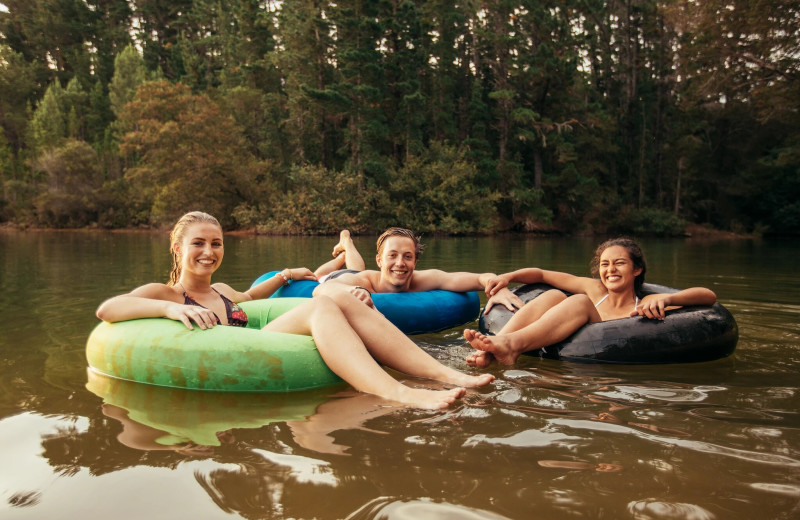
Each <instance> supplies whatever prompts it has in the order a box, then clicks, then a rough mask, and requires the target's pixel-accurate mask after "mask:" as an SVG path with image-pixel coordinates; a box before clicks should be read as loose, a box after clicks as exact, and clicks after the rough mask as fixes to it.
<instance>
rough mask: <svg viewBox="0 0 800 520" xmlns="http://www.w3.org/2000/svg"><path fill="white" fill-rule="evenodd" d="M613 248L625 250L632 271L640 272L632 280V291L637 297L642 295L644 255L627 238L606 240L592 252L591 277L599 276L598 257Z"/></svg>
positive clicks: (645, 263)
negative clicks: (631, 264)
mask: <svg viewBox="0 0 800 520" xmlns="http://www.w3.org/2000/svg"><path fill="white" fill-rule="evenodd" d="M613 246H620V247H623V248H625V251H627V252H628V256H629V257H631V262H633V268H634V269H641V270H642V272H641V273H639V275H638V276H637V277H636V278H634V280H633V291H634V292H635V293H636V295H637V296H640V297H641V295H642V285H644V274H645V273H646V272H647V262H645V259H644V253H642V248H641V247H639V244H637V243H636V242H635V241H633V240H632V239H630V238H627V237H618V238H612V239H609V240H606V241H605V242H603V243H602V244H600V245H599V246H597V249H595V251H594V257H593V258H592V263H591V268H592V276H599V275H600V256H601V255H602V254H603V251H605V250H606V249H608V248H609V247H613Z"/></svg>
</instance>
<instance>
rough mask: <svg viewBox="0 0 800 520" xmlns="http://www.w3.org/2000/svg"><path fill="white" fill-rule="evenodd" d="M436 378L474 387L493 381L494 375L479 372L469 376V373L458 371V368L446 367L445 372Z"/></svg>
mask: <svg viewBox="0 0 800 520" xmlns="http://www.w3.org/2000/svg"><path fill="white" fill-rule="evenodd" d="M438 380H439V381H444V382H445V383H451V384H454V385H458V386H463V387H466V388H476V387H479V386H484V385H488V384H489V383H491V382H492V381H494V376H493V375H492V374H479V375H477V376H471V375H469V374H465V373H463V372H459V371H458V370H452V369H448V371H447V374H445V376H444V377H442V378H439V379H438Z"/></svg>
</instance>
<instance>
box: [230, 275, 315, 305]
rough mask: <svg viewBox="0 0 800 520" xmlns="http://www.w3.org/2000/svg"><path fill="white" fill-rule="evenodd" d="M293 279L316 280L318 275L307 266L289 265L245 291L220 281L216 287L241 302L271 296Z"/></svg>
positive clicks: (233, 299)
mask: <svg viewBox="0 0 800 520" xmlns="http://www.w3.org/2000/svg"><path fill="white" fill-rule="evenodd" d="M292 280H311V281H316V280H317V277H316V276H314V273H312V272H311V271H310V270H308V269H306V268H305V267H295V268H293V269H289V268H288V267H287V268H286V269H284V270H283V271H280V272H278V273H275V276H273V277H272V278H269V279H267V280H264V281H263V282H261V283H260V284H258V285H256V286H255V287H251V288H249V289H248V290H246V291H244V292H239V291H236V290H234V289H232V288H231V287H230V286H228V285H225V284H219V283H216V284H214V288H215V289H217V290H218V291H220V292H221V293H222V294H224V295H225V297H226V298H230V299H231V300H232V301H234V302H236V303H239V302H247V301H250V300H262V299H264V298H269V297H270V296H272V295H273V294H274V293H275V291H277V290H278V289H280V288H281V287H282V286H284V285H288V284H289V282H290V281H292Z"/></svg>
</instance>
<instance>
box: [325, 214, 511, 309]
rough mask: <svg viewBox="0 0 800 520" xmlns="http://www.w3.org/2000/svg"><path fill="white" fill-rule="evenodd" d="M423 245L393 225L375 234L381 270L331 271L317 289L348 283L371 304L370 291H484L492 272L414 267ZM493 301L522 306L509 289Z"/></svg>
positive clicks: (362, 299)
mask: <svg viewBox="0 0 800 520" xmlns="http://www.w3.org/2000/svg"><path fill="white" fill-rule="evenodd" d="M422 250H423V245H422V244H421V243H420V241H419V237H418V236H416V235H415V234H414V232H412V231H411V230H409V229H404V228H399V227H392V228H389V229H387V230H386V231H384V232H383V234H382V235H381V236H380V237H378V242H377V254H376V255H375V262H376V263H377V264H378V268H379V269H380V271H375V270H364V271H358V270H353V269H343V270H339V271H334V272H332V273H330V274H329V275H327V276H323V277H322V278H321V279H320V282H322V284H321V285H320V287H319V288H318V289H317V291H320V292H324V291H325V289H324V287H325V286H328V287H332V286H331V285H329V284H343V285H347V286H350V292H352V293H353V294H354V295H355V296H356V297H357V298H359V299H360V300H361V301H363V302H365V303H367V304H369V305H372V298H371V296H370V295H371V294H372V293H376V292H377V293H393V292H419V291H431V290H434V289H443V290H447V291H455V292H466V291H476V290H485V289H486V284H487V283H488V282H489V280H491V279H493V278H495V277H496V275H495V274H494V273H481V274H478V273H467V272H456V273H449V272H446V271H442V270H439V269H423V270H419V271H417V270H416V266H417V261H419V257H420V255H421V254H422ZM495 303H496V304H501V305H504V306H506V307H507V308H508V309H509V310H515V309H517V308H519V307H521V306H522V305H523V303H522V300H520V299H519V298H518V297H517V296H516V295H514V294H513V293H512V292H511V291H509V290H508V289H506V290H505V292H502V293H500V294H499V295H496V297H495Z"/></svg>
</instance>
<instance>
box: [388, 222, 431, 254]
mask: <svg viewBox="0 0 800 520" xmlns="http://www.w3.org/2000/svg"><path fill="white" fill-rule="evenodd" d="M389 237H405V238H410V239H411V240H412V241H413V242H414V258H415V259H419V257H420V256H421V255H422V251H423V250H424V249H425V246H424V245H423V244H422V243H421V242H420V237H418V236H417V235H415V234H414V232H413V231H411V230H410V229H406V228H401V227H390V228H389V229H387V230H386V231H384V232H383V234H381V236H379V237H378V243H377V250H378V255H379V256H380V255H381V254H382V253H383V245H384V242H386V239H388V238H389Z"/></svg>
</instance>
